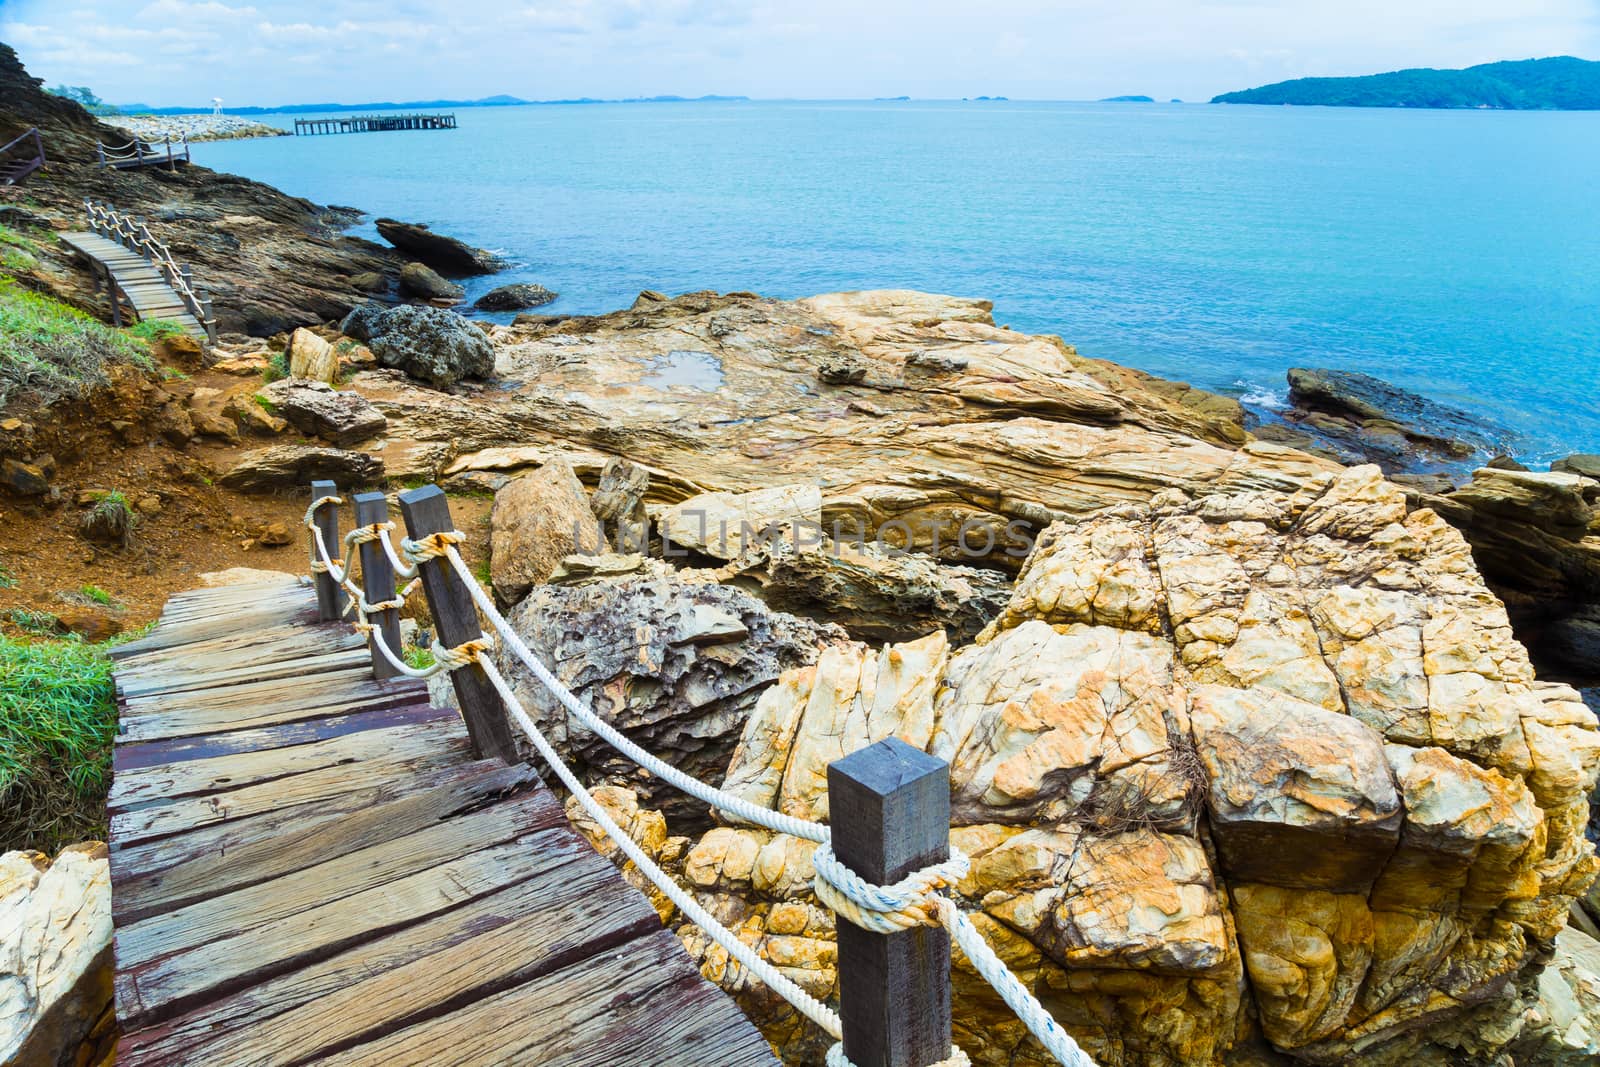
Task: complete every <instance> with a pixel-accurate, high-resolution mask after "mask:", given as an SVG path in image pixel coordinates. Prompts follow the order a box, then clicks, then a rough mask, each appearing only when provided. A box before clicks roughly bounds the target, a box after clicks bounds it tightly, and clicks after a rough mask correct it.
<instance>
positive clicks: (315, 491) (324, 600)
mask: <svg viewBox="0 0 1600 1067" xmlns="http://www.w3.org/2000/svg"><path fill="white" fill-rule="evenodd" d="M338 495H339V487H338V486H337V485H335V484H333V483H332V482H312V483H311V499H312V500H320V499H322V498H323V497H325V496H338ZM311 518H312V521H313V522H315V523H316V524H317V529H319V530H321V531H322V543H323V544H324V545H325V546H327V551H328V558H329V559H330V560H332V561H333V562H334V563H335V564H337V563H338V562H339V558H340V556H341V555H343V552H344V542H343V541H341V540H339V509H338V508H336V507H334V506H333V505H332V504H324V505H323V506H322V507H320V508H318V509H317V513H316V514H315V515H313V516H312V517H311ZM306 536H307V537H310V536H311V535H310V532H309V531H308V532H307V534H306ZM320 559H321V557H320V556H318V555H317V543H316V539H315V538H312V539H311V562H313V563H316V562H318V561H319V560H320ZM316 586H317V618H319V619H321V620H322V621H323V622H332V621H333V620H334V619H337V618H339V617H340V616H341V615H343V614H344V608H345V604H347V603H348V602H349V598H348V597H347V596H346V594H345V591H344V588H343V587H342V586H340V585H339V583H338V582H336V581H334V580H333V575H331V574H329V573H328V572H327V571H318V572H317V580H316Z"/></svg>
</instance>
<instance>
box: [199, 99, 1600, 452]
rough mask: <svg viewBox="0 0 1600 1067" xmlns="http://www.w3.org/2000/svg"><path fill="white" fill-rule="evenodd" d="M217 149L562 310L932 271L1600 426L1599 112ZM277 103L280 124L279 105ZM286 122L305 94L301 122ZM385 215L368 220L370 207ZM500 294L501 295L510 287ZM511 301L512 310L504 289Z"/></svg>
mask: <svg viewBox="0 0 1600 1067" xmlns="http://www.w3.org/2000/svg"><path fill="white" fill-rule="evenodd" d="M458 116H459V120H460V126H459V128H458V129H455V130H443V131H417V132H399V133H375V134H351V135H344V136H325V137H300V138H290V137H283V138H272V139H264V140H255V141H233V142H219V143H213V144H203V145H197V146H196V147H195V150H194V154H195V159H196V161H197V162H199V163H202V164H205V165H207V166H211V167H216V168H218V169H222V170H229V171H233V172H236V173H239V174H243V175H247V176H249V177H252V178H257V179H260V180H262V181H266V182H269V183H271V184H273V185H276V186H278V187H280V188H282V189H284V190H286V191H288V192H290V193H294V194H297V195H301V196H306V197H309V198H311V199H312V200H315V201H318V202H320V203H330V204H342V205H352V206H356V207H359V208H361V209H362V210H363V211H366V212H369V213H370V214H371V215H372V216H380V215H389V216H393V217H396V218H400V219H404V220H406V221H413V222H426V223H429V224H431V225H432V226H433V227H434V228H435V229H437V230H439V231H440V232H442V233H447V234H451V235H453V236H457V237H460V238H462V239H464V240H466V241H468V242H470V243H473V244H476V245H480V246H483V247H487V248H491V249H494V250H497V251H500V252H502V253H504V254H505V255H506V256H507V257H508V258H509V259H510V260H511V261H512V263H513V267H512V269H510V270H508V271H506V272H503V273H501V274H497V275H494V276H491V277H484V278H477V279H471V280H468V281H467V282H466V285H467V290H468V295H469V297H476V296H478V295H480V294H481V293H482V292H484V291H486V290H487V289H489V288H492V287H494V286H498V285H504V284H507V283H509V282H514V281H536V282H539V283H541V284H543V285H545V286H548V287H549V288H551V289H554V290H556V291H558V292H559V293H560V294H561V297H560V299H559V300H558V301H557V302H556V303H554V304H552V305H550V306H549V307H548V308H547V309H544V310H548V311H550V312H603V311H610V310H614V309H617V308H621V307H626V306H627V305H628V304H630V303H631V302H632V301H633V298H634V297H635V295H636V294H637V293H638V292H639V291H640V290H641V289H658V290H663V291H666V292H669V293H676V292H684V291H688V290H694V289H717V290H723V291H726V290H754V291H757V292H760V293H763V294H766V295H771V296H778V297H798V296H805V295H809V294H813V293H820V292H831V291H836V290H844V289H865V288H915V289H925V290H930V291H934V292H940V293H952V294H959V295H963V296H976V297H983V298H986V299H989V300H992V301H994V305H995V311H994V314H995V319H996V321H998V322H1000V323H1002V324H1005V325H1009V326H1012V327H1014V328H1016V329H1020V330H1026V331H1028V332H1035V333H1054V334H1059V335H1060V336H1062V337H1063V338H1064V339H1066V340H1067V341H1068V342H1069V343H1071V344H1073V345H1076V346H1077V348H1078V350H1079V351H1080V352H1082V353H1084V354H1086V355H1090V356H1097V357H1103V358H1106V359H1111V360H1115V361H1117V362H1120V363H1125V364H1128V365H1130V366H1134V367H1138V368H1141V369H1143V370H1147V371H1151V372H1153V373H1155V374H1159V375H1162V376H1165V377H1170V378H1177V379H1182V380H1186V381H1190V382H1193V383H1195V384H1197V385H1200V386H1202V387H1205V388H1208V389H1213V390H1217V391H1221V392H1225V393H1230V394H1232V395H1235V396H1239V397H1241V398H1242V399H1244V400H1246V402H1247V403H1250V404H1253V405H1257V406H1260V407H1268V408H1270V407H1272V406H1274V405H1279V404H1281V403H1282V402H1283V400H1284V395H1285V391H1286V383H1285V381H1284V372H1285V371H1286V370H1287V369H1288V368H1289V367H1292V366H1311V367H1335V368H1344V369H1350V370H1359V371H1364V372H1366V373H1369V374H1373V375H1377V376H1378V377H1381V378H1384V379H1386V380H1388V381H1390V382H1393V383H1395V384H1397V385H1400V386H1402V387H1405V388H1408V389H1412V390H1415V391H1417V392H1420V393H1422V394H1424V395H1426V396H1428V397H1431V398H1433V399H1435V400H1438V401H1441V402H1444V403H1446V404H1451V405H1454V406H1457V407H1461V408H1465V409H1467V410H1469V411H1472V412H1475V413H1481V414H1482V415H1483V416H1485V417H1487V418H1488V419H1490V420H1492V421H1494V422H1496V423H1499V424H1502V425H1503V426H1505V427H1508V428H1509V429H1510V430H1512V431H1514V432H1515V433H1516V434H1518V435H1519V439H1518V445H1517V449H1516V450H1517V452H1518V453H1519V454H1520V455H1521V456H1522V458H1524V459H1527V460H1531V461H1540V460H1547V459H1549V458H1551V457H1553V456H1556V455H1564V454H1566V453H1568V452H1573V451H1591V452H1596V451H1600V177H1597V176H1600V113H1582V112H1569V113H1558V112H1480V111H1408V110H1367V109H1342V108H1287V107H1249V106H1229V105H1193V104H1191V105H1180V104H1154V105H1152V104H1075V103H1020V102H1004V101H993V102H981V103H980V102H972V103H967V102H945V103H919V102H882V103H875V102H748V103H746V102H730V103H681V104H679V103H653V104H597V105H564V106H526V107H508V108H468V109H462V110H460V111H459V112H458ZM273 121H278V120H277V118H274V119H273ZM291 122H292V119H289V118H287V117H285V118H283V119H282V124H283V125H285V126H287V125H289V124H290V123H291ZM355 232H356V233H359V234H364V235H367V236H371V237H373V238H376V236H377V235H376V231H375V230H374V229H373V228H372V226H371V223H370V220H369V221H368V222H367V223H366V224H365V225H363V226H361V227H358V228H357V229H356V230H355ZM491 317H492V316H491ZM501 317H502V318H503V317H505V316H501Z"/></svg>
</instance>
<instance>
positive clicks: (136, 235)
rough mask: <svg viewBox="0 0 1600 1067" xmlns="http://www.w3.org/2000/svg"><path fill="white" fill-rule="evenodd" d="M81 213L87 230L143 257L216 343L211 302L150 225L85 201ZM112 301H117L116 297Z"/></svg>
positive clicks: (108, 206) (107, 206)
mask: <svg viewBox="0 0 1600 1067" xmlns="http://www.w3.org/2000/svg"><path fill="white" fill-rule="evenodd" d="M83 209H84V213H85V214H86V215H88V217H89V229H91V230H92V231H94V232H95V233H97V234H99V235H100V236H102V237H107V238H110V239H111V240H113V241H116V242H117V243H119V244H121V245H122V247H124V248H126V249H127V250H128V251H130V252H136V253H138V254H139V255H140V256H142V257H143V258H144V260H145V262H147V263H149V264H150V265H151V266H152V267H154V268H155V269H156V271H157V272H158V273H159V274H160V275H161V277H162V279H163V280H164V281H165V282H166V283H167V285H169V286H170V287H171V288H172V291H173V292H175V293H177V294H178V299H180V300H182V301H183V305H184V307H186V308H188V309H189V312H190V314H192V315H193V316H194V317H195V319H196V320H197V321H199V323H200V325H201V326H203V327H204V328H205V331H206V336H207V337H208V338H210V339H211V341H212V342H215V341H216V339H217V318H216V315H215V314H213V312H212V308H211V298H210V297H206V296H201V295H200V294H199V292H197V291H196V290H195V286H194V276H193V275H192V274H191V273H190V271H189V268H188V267H185V266H184V265H183V264H181V263H179V262H178V261H177V259H175V258H174V257H173V255H172V249H170V248H168V247H167V246H166V245H165V244H162V243H161V242H160V241H158V240H156V239H155V236H154V235H153V234H151V232H150V226H149V224H148V223H145V222H141V221H139V220H138V219H135V218H134V217H133V216H131V215H124V214H123V213H122V212H120V211H118V210H117V209H116V208H114V207H112V206H111V205H110V204H97V203H95V202H94V201H93V200H85V201H84V202H83ZM112 299H113V300H115V299H116V298H115V295H113V297H112Z"/></svg>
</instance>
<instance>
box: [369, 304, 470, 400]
mask: <svg viewBox="0 0 1600 1067" xmlns="http://www.w3.org/2000/svg"><path fill="white" fill-rule="evenodd" d="M339 329H340V331H341V332H342V333H344V334H345V335H347V336H349V337H353V338H355V339H356V340H358V341H364V342H365V343H366V344H367V346H368V347H369V348H371V349H372V354H373V355H374V356H376V357H377V359H378V362H379V363H380V364H381V365H382V366H385V367H393V368H396V369H397V370H400V371H403V372H404V373H405V374H407V375H408V376H410V377H412V378H416V379H418V380H419V381H423V382H426V383H428V384H429V385H432V386H433V387H435V388H444V387H446V386H449V385H454V384H455V383H456V382H458V381H460V380H461V379H463V378H487V377H490V376H491V375H493V374H494V369H495V357H494V347H493V346H492V345H491V344H490V343H489V339H488V337H486V336H485V335H484V333H483V331H482V330H480V329H479V328H478V327H477V326H475V325H473V324H472V323H470V322H468V321H467V320H466V319H464V318H462V317H461V316H460V315H457V314H455V313H454V312H451V311H446V310H444V309H442V308H431V307H411V306H408V307H396V308H384V307H380V306H378V305H376V304H367V305H364V306H362V307H359V308H357V309H356V310H355V311H352V312H351V313H350V314H349V315H348V316H346V318H345V320H344V322H343V323H341V324H340V327H339Z"/></svg>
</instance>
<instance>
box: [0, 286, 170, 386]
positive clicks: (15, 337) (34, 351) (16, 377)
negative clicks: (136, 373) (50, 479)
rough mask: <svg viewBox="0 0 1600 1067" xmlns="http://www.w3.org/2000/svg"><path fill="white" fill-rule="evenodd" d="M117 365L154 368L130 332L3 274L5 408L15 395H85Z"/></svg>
mask: <svg viewBox="0 0 1600 1067" xmlns="http://www.w3.org/2000/svg"><path fill="white" fill-rule="evenodd" d="M117 363H124V364H132V365H134V366H138V367H141V368H143V369H145V370H153V369H154V367H155V364H154V363H153V362H152V361H151V359H150V352H149V349H148V347H147V346H146V345H145V343H144V342H143V341H142V340H140V339H139V338H137V337H135V336H133V335H132V334H130V333H129V332H128V331H126V330H115V329H112V328H111V327H109V326H105V325H102V324H101V323H99V322H97V321H96V320H95V319H93V318H91V317H90V316H88V315H86V314H84V313H83V312H81V311H78V310H76V309H75V308H70V307H68V306H67V305H65V304H62V303H60V302H59V301H56V300H52V299H50V298H49V297H47V296H42V295H40V294H38V293H34V292H30V291H29V290H27V289H24V288H22V287H21V286H19V285H17V283H16V281H15V280H14V279H12V278H0V408H3V407H5V405H6V404H7V403H8V402H9V401H10V400H11V399H13V398H14V397H22V396H27V397H29V398H30V399H37V400H39V401H41V402H43V403H49V402H50V401H53V400H56V399H59V398H60V397H63V396H81V395H83V393H84V392H85V391H86V390H87V389H89V388H91V387H93V386H96V385H101V384H104V382H105V381H106V368H107V367H108V366H110V365H112V364H117Z"/></svg>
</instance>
